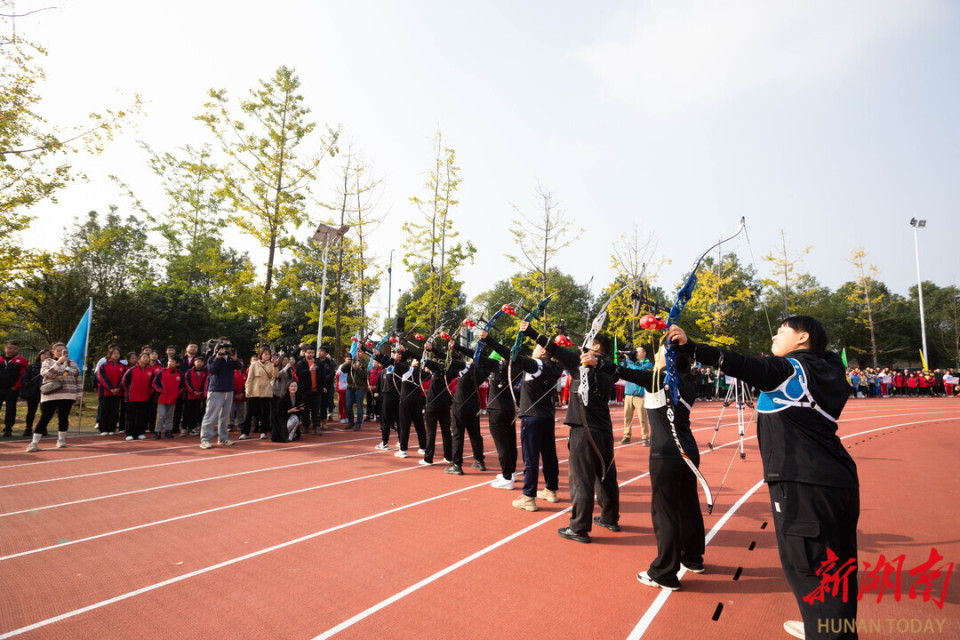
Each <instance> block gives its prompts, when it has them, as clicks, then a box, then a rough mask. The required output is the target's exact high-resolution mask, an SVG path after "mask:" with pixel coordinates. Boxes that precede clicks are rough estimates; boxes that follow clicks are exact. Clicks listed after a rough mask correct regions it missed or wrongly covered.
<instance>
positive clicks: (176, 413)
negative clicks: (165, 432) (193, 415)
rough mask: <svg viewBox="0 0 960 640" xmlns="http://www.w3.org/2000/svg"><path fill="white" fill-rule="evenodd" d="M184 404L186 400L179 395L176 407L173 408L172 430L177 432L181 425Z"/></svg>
mask: <svg viewBox="0 0 960 640" xmlns="http://www.w3.org/2000/svg"><path fill="white" fill-rule="evenodd" d="M184 402H186V399H185V398H184V397H183V396H182V395H181V396H177V406H175V407H174V408H173V430H174V431H179V430H180V425H181V424H183V403H184Z"/></svg>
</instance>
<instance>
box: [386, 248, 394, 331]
mask: <svg viewBox="0 0 960 640" xmlns="http://www.w3.org/2000/svg"><path fill="white" fill-rule="evenodd" d="M392 293H393V249H390V266H388V267H387V317H388V318H389V317H390V303H391V299H390V294H392Z"/></svg>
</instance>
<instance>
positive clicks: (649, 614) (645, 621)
mask: <svg viewBox="0 0 960 640" xmlns="http://www.w3.org/2000/svg"><path fill="white" fill-rule="evenodd" d="M931 422H936V420H920V421H917V422H904V423H901V424H892V425H889V426H886V427H878V428H876V429H869V430H867V431H861V432H859V433H851V434H850V435H847V436H843V437H842V438H840V439H841V440H846V439H847V438H855V437H856V436H862V435H866V434H868V433H874V432H876V431H886V430H887V429H895V428H897V427H906V426H909V425H912V424H928V423H931ZM752 437H756V436H752ZM724 446H726V445H724ZM716 448H719V447H716ZM761 486H763V480H762V479H761V480H760V482H758V483H757V484H755V485H753V487H751V488H750V489H748V490H747V492H746V493H744V494H743V496H741V497H740V499H739V500H737V502H736V503H735V504H734V505H733V506H732V507H730V509H729V510H728V511H727V512H726V513H725V514H723V517H722V518H721V519H720V520H718V521H717V523H716V524H715V525H714V526H713V528H711V529H710V533H709V534H708V535H707V536H706V538H705V541H706V542H705V543H706V544H710V541H711V540H712V539H713V537H714V536H715V535H716V534H717V532H718V531H719V530H720V528H721V527H722V526H723V525H724V524H726V522H727V520H729V519H730V517H731V516H733V514H734V513H735V512H736V511H737V509H739V508H740V507H741V506H742V505H743V503H744V502H746V501H747V499H749V498H750V496H752V495H753V494H754V493H756V491H757V490H758V489H759V488H760V487H761ZM686 571H687V570H686V569H685V568H683V567H681V568H680V571H679V572H678V573H677V577H678V578H680V577H682V576H683V574H684V573H686ZM671 593H673V592H672V591H668V590H666V589H661V590H660V594H659V595H657V597H656V599H655V600H654V601H653V603H652V604H651V605H650V606H649V607H648V608H647V610H646V612H644V614H643V617H642V618H640V621H639V622H637V626H636V627H634V628H633V631H631V632H630V635H628V636H627V640H638V639H639V638H641V637H642V636H643V634H644V632H646V630H647V628H648V627H649V626H650V623H651V622H653V619H654V618H655V617H656V615H657V614H658V613H659V612H660V609H662V608H663V605H664V604H666V602H667V598H669V597H670V594H671Z"/></svg>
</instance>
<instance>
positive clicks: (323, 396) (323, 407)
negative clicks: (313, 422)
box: [317, 387, 337, 422]
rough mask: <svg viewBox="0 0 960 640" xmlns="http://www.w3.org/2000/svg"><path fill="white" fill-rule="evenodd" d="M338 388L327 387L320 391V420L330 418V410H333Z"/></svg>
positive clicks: (318, 393)
mask: <svg viewBox="0 0 960 640" xmlns="http://www.w3.org/2000/svg"><path fill="white" fill-rule="evenodd" d="M336 394H337V392H336V390H335V389H334V388H333V387H327V389H325V390H324V391H318V392H317V395H318V396H319V397H320V402H319V409H320V420H322V421H323V422H326V421H327V420H328V419H329V418H330V412H331V411H332V410H333V399H334V398H335V397H336Z"/></svg>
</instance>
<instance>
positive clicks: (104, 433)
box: [100, 431, 110, 436]
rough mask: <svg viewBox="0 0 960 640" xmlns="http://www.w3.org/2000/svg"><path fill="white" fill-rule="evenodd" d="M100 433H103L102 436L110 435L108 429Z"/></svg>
mask: <svg viewBox="0 0 960 640" xmlns="http://www.w3.org/2000/svg"><path fill="white" fill-rule="evenodd" d="M100 435H101V436H108V435H110V433H109V432H108V431H101V432H100Z"/></svg>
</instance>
